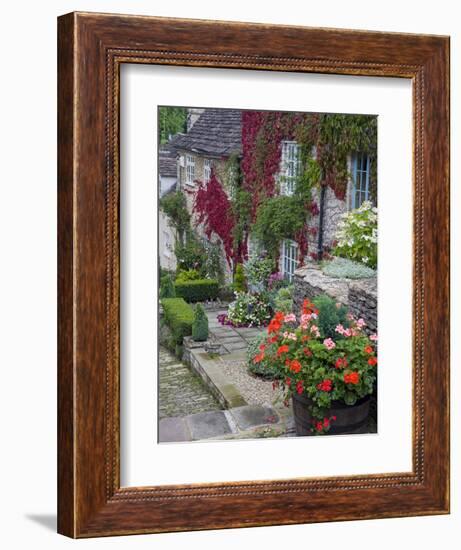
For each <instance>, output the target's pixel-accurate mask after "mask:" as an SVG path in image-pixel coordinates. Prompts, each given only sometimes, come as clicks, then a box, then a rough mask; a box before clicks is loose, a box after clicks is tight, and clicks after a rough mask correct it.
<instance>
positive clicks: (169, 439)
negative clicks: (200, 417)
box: [158, 418, 192, 443]
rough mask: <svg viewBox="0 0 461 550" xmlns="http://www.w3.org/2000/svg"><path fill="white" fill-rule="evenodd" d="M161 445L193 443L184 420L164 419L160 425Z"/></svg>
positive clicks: (159, 438) (159, 437) (159, 436)
mask: <svg viewBox="0 0 461 550" xmlns="http://www.w3.org/2000/svg"><path fill="white" fill-rule="evenodd" d="M158 440H159V442H160V443H173V442H178V441H191V440H192V437H191V434H190V431H189V429H188V427H187V426H186V423H185V421H184V419H183V418H162V419H161V420H160V422H159V425H158Z"/></svg>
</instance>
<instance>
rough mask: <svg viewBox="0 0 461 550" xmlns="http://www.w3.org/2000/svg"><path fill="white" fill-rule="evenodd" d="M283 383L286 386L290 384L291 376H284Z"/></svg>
mask: <svg viewBox="0 0 461 550" xmlns="http://www.w3.org/2000/svg"><path fill="white" fill-rule="evenodd" d="M285 384H286V385H287V386H289V385H290V384H291V378H289V377H288V376H287V377H286V378H285Z"/></svg>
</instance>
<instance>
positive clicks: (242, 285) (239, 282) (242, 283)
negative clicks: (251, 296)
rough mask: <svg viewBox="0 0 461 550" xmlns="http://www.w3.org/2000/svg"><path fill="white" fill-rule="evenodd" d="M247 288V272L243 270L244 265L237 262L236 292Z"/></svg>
mask: <svg viewBox="0 0 461 550" xmlns="http://www.w3.org/2000/svg"><path fill="white" fill-rule="evenodd" d="M246 289H247V283H246V278H245V273H244V271H243V265H242V264H237V267H236V268H235V275H234V290H235V292H245V290H246Z"/></svg>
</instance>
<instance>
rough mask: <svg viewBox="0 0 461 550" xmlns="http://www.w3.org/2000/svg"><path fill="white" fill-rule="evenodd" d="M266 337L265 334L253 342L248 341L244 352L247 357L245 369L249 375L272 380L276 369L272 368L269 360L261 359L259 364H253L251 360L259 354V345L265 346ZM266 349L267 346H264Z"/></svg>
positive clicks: (276, 372)
mask: <svg viewBox="0 0 461 550" xmlns="http://www.w3.org/2000/svg"><path fill="white" fill-rule="evenodd" d="M266 339H267V335H266V334H265V333H263V334H261V335H260V336H257V337H256V338H254V339H253V340H250V342H249V343H248V348H247V352H246V357H247V369H248V371H249V372H250V373H251V374H255V375H257V376H261V377H262V378H268V379H274V378H276V377H277V374H278V369H277V368H276V367H274V364H273V362H272V361H270V358H269V357H268V358H263V359H262V360H261V361H260V362H259V363H255V362H254V361H253V358H254V357H255V356H256V355H257V354H258V353H260V352H261V351H262V350H261V345H265V344H266ZM265 348H266V349H267V348H268V346H267V345H265Z"/></svg>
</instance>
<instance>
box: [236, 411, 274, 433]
mask: <svg viewBox="0 0 461 550" xmlns="http://www.w3.org/2000/svg"><path fill="white" fill-rule="evenodd" d="M230 413H231V414H232V416H233V417H234V419H235V422H236V423H237V426H238V427H239V428H240V429H241V430H248V429H250V428H255V427H256V426H262V425H264V424H276V423H277V422H279V420H280V418H279V416H278V414H277V413H276V411H275V409H273V408H272V407H261V406H259V405H246V406H245V407H237V408H235V409H231V410H230Z"/></svg>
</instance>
